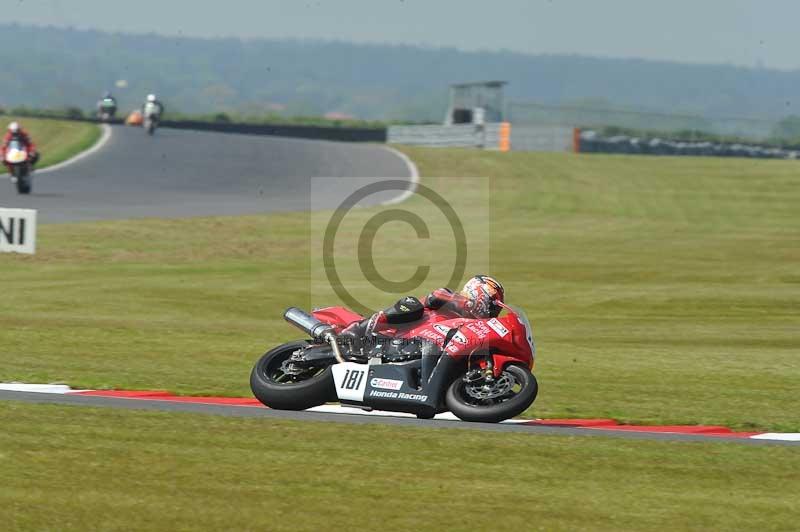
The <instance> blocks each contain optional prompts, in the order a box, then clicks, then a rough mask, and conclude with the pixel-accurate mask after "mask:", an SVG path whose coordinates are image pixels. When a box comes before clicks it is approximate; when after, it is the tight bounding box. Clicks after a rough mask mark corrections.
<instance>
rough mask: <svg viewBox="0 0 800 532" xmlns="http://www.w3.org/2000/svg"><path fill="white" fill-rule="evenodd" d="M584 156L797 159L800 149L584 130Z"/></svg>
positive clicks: (580, 148)
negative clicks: (605, 154) (603, 154)
mask: <svg viewBox="0 0 800 532" xmlns="http://www.w3.org/2000/svg"><path fill="white" fill-rule="evenodd" d="M576 151H579V152H581V153H622V154H630V155H673V156H694V157H749V158H755V159H797V158H800V150H796V149H789V148H777V147H774V146H763V145H758V144H742V143H725V142H710V141H682V140H672V139H662V138H659V137H653V138H640V137H629V136H627V135H615V136H608V137H606V136H602V135H601V134H600V133H598V132H597V131H593V130H582V131H581V132H580V135H579V145H578V149H577V150H576Z"/></svg>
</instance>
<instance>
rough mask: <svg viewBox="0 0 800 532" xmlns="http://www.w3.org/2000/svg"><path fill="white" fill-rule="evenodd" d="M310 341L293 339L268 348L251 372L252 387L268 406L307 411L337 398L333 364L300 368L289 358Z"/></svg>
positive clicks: (258, 397)
mask: <svg viewBox="0 0 800 532" xmlns="http://www.w3.org/2000/svg"><path fill="white" fill-rule="evenodd" d="M307 346H308V342H306V341H299V342H291V343H288V344H284V345H281V346H278V347H276V348H275V349H272V350H270V351H268V352H267V353H266V354H264V356H262V357H261V358H260V359H259V361H258V362H257V363H256V365H255V367H254V368H253V371H252V372H251V373H250V389H251V390H252V391H253V395H255V396H256V398H257V399H258V400H259V401H261V402H262V403H263V404H264V405H266V406H268V407H270V408H274V409H277V410H306V409H307V408H311V407H314V406H319V405H323V404H325V403H327V402H328V401H331V400H335V399H336V389H335V387H334V384H333V372H332V370H331V367H330V366H329V365H328V366H320V367H316V368H315V367H309V368H303V370H302V371H297V370H296V369H295V368H293V367H292V365H291V362H290V361H289V359H290V358H291V356H292V353H294V352H295V351H297V350H298V349H303V348H305V347H307Z"/></svg>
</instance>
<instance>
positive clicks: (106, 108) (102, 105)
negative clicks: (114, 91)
mask: <svg viewBox="0 0 800 532" xmlns="http://www.w3.org/2000/svg"><path fill="white" fill-rule="evenodd" d="M116 112H117V100H116V98H114V97H113V96H112V95H111V93H110V92H109V91H106V92H104V93H103V98H102V99H101V100H100V101H99V102H97V116H100V117H102V116H103V113H107V114H108V117H109V118H114V115H115V114H116Z"/></svg>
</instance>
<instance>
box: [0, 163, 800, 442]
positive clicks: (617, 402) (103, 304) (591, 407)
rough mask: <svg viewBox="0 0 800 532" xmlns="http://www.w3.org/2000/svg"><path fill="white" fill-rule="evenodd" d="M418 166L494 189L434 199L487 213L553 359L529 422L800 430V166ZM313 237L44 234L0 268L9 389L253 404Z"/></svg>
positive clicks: (395, 230) (241, 232) (181, 228)
mask: <svg viewBox="0 0 800 532" xmlns="http://www.w3.org/2000/svg"><path fill="white" fill-rule="evenodd" d="M406 151H407V153H409V154H410V155H411V156H412V157H413V158H414V159H415V161H416V162H417V163H418V164H419V166H420V169H421V171H422V173H423V175H425V176H486V177H489V178H491V189H492V194H491V196H490V198H491V199H487V198H488V197H489V196H486V195H482V194H476V191H475V189H474V188H473V187H471V186H470V183H471V182H470V181H468V180H466V179H459V178H449V179H445V178H434V177H426V178H425V180H424V182H425V183H426V184H428V185H430V186H433V187H434V188H437V189H438V190H440V191H442V192H443V193H446V194H447V197H448V199H449V200H452V201H453V202H455V203H459V204H461V205H467V206H469V205H472V206H473V207H479V206H480V205H481V204H484V205H485V204H487V202H488V203H489V207H490V214H491V234H490V236H491V243H490V244H488V243H487V244H486V249H488V250H489V251H490V252H491V253H490V258H491V268H490V270H491V273H493V274H495V275H497V276H499V277H500V278H501V280H503V282H504V283H505V284H506V288H507V291H508V296H509V300H510V301H512V302H514V303H516V304H519V305H521V306H523V307H525V308H526V309H527V310H528V312H529V314H530V316H531V318H532V319H533V321H534V329H535V333H536V337H537V341H538V344H537V345H538V347H539V357H538V362H537V376H538V378H539V381H540V384H541V390H540V397H539V399H538V400H537V402H536V403H535V405H534V408H533V410H531V411H530V412H529V413H528V415H532V416H542V417H562V416H570V417H614V418H618V419H621V420H624V421H629V422H638V423H710V424H724V425H729V426H733V427H736V428H740V429H750V428H756V429H769V430H788V431H800V409H798V408H797V405H798V403H797V390H798V389H800V365H799V364H798V354H800V334H798V331H800V312H798V311H799V310H800V214H798V212H800V209H798V205H800V186H798V185H800V166H798V163H796V162H794V161H750V160H734V159H704V158H684V159H680V158H666V157H665V158H655V157H653V158H647V157H633V156H603V155H596V156H585V155H584V156H576V155H569V154H526V153H511V154H501V153H486V152H478V151H472V150H425V149H407V150H406ZM404 208H409V209H417V210H419V211H421V212H424V211H425V210H426V209H428V206H427V204H426V203H425V202H424V201H423V200H420V199H418V198H417V199H413V200H411V201H410V202H409V203H407V204H404ZM479 211H480V209H467V210H466V211H464V210H461V211H459V212H465V213H467V214H469V213H471V212H479ZM374 212H375V211H374V210H365V211H360V212H359V213H357V214H356V215H355V216H354V220H353V224H354V225H353V227H357V226H358V223H363V221H364V220H365V219H366V217H368V216H371V215H372V214H373V213H374ZM479 218H480V216H479ZM315 224H316V222H315V221H314V218H313V217H312V218H311V219H309V216H308V215H306V214H280V215H270V216H251V217H236V218H205V219H196V220H172V221H166V220H147V221H139V222H125V221H121V222H103V223H82V224H65V225H56V226H43V227H41V228H40V239H39V243H38V249H39V250H40V251H39V253H38V254H37V255H36V256H35V257H19V256H2V257H0V268H2V271H3V277H2V280H0V294H2V301H3V305H2V307H0V324H2V326H0V380H19V381H28V382H52V381H62V382H67V383H70V384H72V385H74V386H81V387H120V388H150V389H153V388H165V389H169V390H173V391H177V392H180V393H202V394H227V395H248V394H249V390H248V385H247V382H248V381H247V378H248V373H249V370H250V367H251V365H252V364H253V362H254V361H255V359H256V358H257V357H258V355H259V354H260V353H261V352H263V351H264V350H265V349H266V348H268V347H270V346H272V345H275V344H276V343H278V342H281V341H284V340H288V339H291V338H296V337H298V333H297V332H295V331H294V330H293V329H291V328H290V327H289V326H287V325H286V324H284V323H283V321H282V319H281V317H280V315H281V311H282V310H283V309H284V308H285V307H286V306H288V305H290V304H291V305H297V306H306V307H307V306H309V305H310V304H311V302H312V297H311V295H310V294H311V290H310V288H312V286H311V285H310V284H309V277H310V273H311V269H310V265H309V247H310V246H309V230H310V228H312V229H313V228H315ZM397 225H398V226H397V227H391V228H390V227H388V226H387V228H386V229H385V231H386V233H385V235H386V237H388V243H389V248H387V247H386V246H384V247H382V248H381V250H382V251H381V252H380V253H378V256H379V257H381V260H380V261H379V263H380V264H379V271H381V272H382V273H383V274H384V275H385V276H386V277H389V278H394V279H400V278H403V277H405V276H407V272H408V265H407V262H408V253H407V251H405V250H406V247H405V246H400V245H397V244H398V242H407V241H410V242H413V245H412V249H414V251H415V252H417V251H418V250H420V249H425V248H424V246H425V245H426V244H425V243H418V241H416V240H413V241H411V240H407V239H409V238H414V239H415V237H413V236H412V235H409V234H408V232H407V231H405V230H406V229H407V227H406V228H404V227H402V226H399V224H397ZM351 229H352V227H350V226H348V228H346V230H345V233H347V234H349V232H352V231H351ZM382 231H383V230H382ZM479 251H480V250H479ZM437 253H438V251H437ZM422 255H423V256H425V257H428V256H431V255H433V252H432V250H430V249H427V252H425V253H423V254H422ZM476 255H481V254H480V253H477V254H476ZM479 258H481V257H479ZM483 258H485V257H483ZM354 268H355V265H354V264H352V263H350V264H344V265H343V266H342V269H343V271H345V272H352V271H353V269H354ZM426 288H427V287H426ZM430 288H433V286H431V287H430ZM356 291H357V292H358V295H359V296H363V297H365V298H366V300H367V301H369V302H370V303H371V304H373V305H382V304H387V303H388V301H386V296H385V294H380V293H378V292H377V291H376V290H375V289H373V288H371V287H369V286H367V285H366V284H362V285H360V286H359V287H357V288H356ZM313 294H314V298H313V301H314V303H317V302H320V299H323V300H324V299H326V298H324V297H322V298H321V296H320V295H319V294H318V293H317V292H316V290H315V291H314V292H313ZM331 302H333V301H331Z"/></svg>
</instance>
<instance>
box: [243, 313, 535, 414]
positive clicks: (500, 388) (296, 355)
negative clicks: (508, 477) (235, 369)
mask: <svg viewBox="0 0 800 532" xmlns="http://www.w3.org/2000/svg"><path fill="white" fill-rule="evenodd" d="M501 306H502V307H503V309H504V310H505V313H504V314H503V315H501V316H499V317H497V318H490V319H470V318H462V317H453V316H454V315H453V314H452V313H448V312H447V311H446V308H445V309H440V310H436V311H433V310H428V309H426V310H425V312H424V314H423V317H422V319H420V320H417V321H415V322H412V323H408V324H402V325H393V326H392V327H394V328H393V329H388V330H384V331H381V333H380V334H379V335H377V336H375V338H374V339H373V341H372V342H370V343H369V345H368V348H367V349H366V350H365V349H363V347H362V348H360V349H359V350H358V351H357V352H356V350H355V349H353V348H352V346H351V345H350V344H346V343H344V342H343V341H341V339H340V338H339V336H338V334H339V333H340V332H341V331H342V330H343V329H345V328H346V327H347V326H348V325H350V324H352V323H354V322H356V321H360V320H362V319H363V317H362V316H360V315H359V314H356V313H355V312H352V311H350V310H348V309H346V308H343V307H328V308H323V309H318V310H315V311H314V312H313V315H311V314H307V313H306V312H304V311H302V310H300V309H297V308H294V307H292V308H289V309H288V310H287V311H286V312H285V313H284V318H285V319H286V321H288V322H289V323H291V324H292V325H295V326H296V327H298V328H299V329H301V330H303V331H305V332H306V333H307V334H308V335H309V336H310V340H301V341H297V342H291V343H287V344H284V345H281V346H278V347H276V348H274V349H272V350H270V351H268V352H267V353H266V354H265V355H263V356H262V357H261V359H260V360H259V361H258V363H257V364H256V365H255V367H254V368H253V371H252V373H251V375H250V387H251V389H252V391H253V394H254V395H255V396H256V397H257V398H258V399H259V401H261V402H262V403H263V404H265V405H266V406H268V407H270V408H276V409H283V410H305V409H307V408H311V407H314V406H318V405H322V404H324V403H327V402H331V401H339V402H340V403H341V404H343V405H351V406H357V407H360V408H363V409H365V410H372V409H374V410H386V411H394V412H408V413H412V414H416V415H417V417H419V418H425V419H427V418H431V417H433V416H434V415H436V414H437V413H440V412H445V411H450V412H452V413H453V414H455V415H456V416H457V417H458V418H460V419H462V420H465V421H479V422H488V423H496V422H500V421H503V420H505V419H509V418H512V417H515V416H517V415H519V414H521V413H522V412H524V411H525V410H527V409H528V407H530V406H531V404H532V403H533V401H534V400H535V399H536V395H537V393H538V384H537V381H536V378H535V377H534V375H533V374H532V372H531V371H532V370H533V367H534V360H535V353H536V349H535V345H534V341H533V333H532V329H531V324H530V321H529V320H528V317H527V316H526V314H525V312H524V311H523V310H522V309H519V308H516V307H513V306H511V305H506V304H501Z"/></svg>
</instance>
